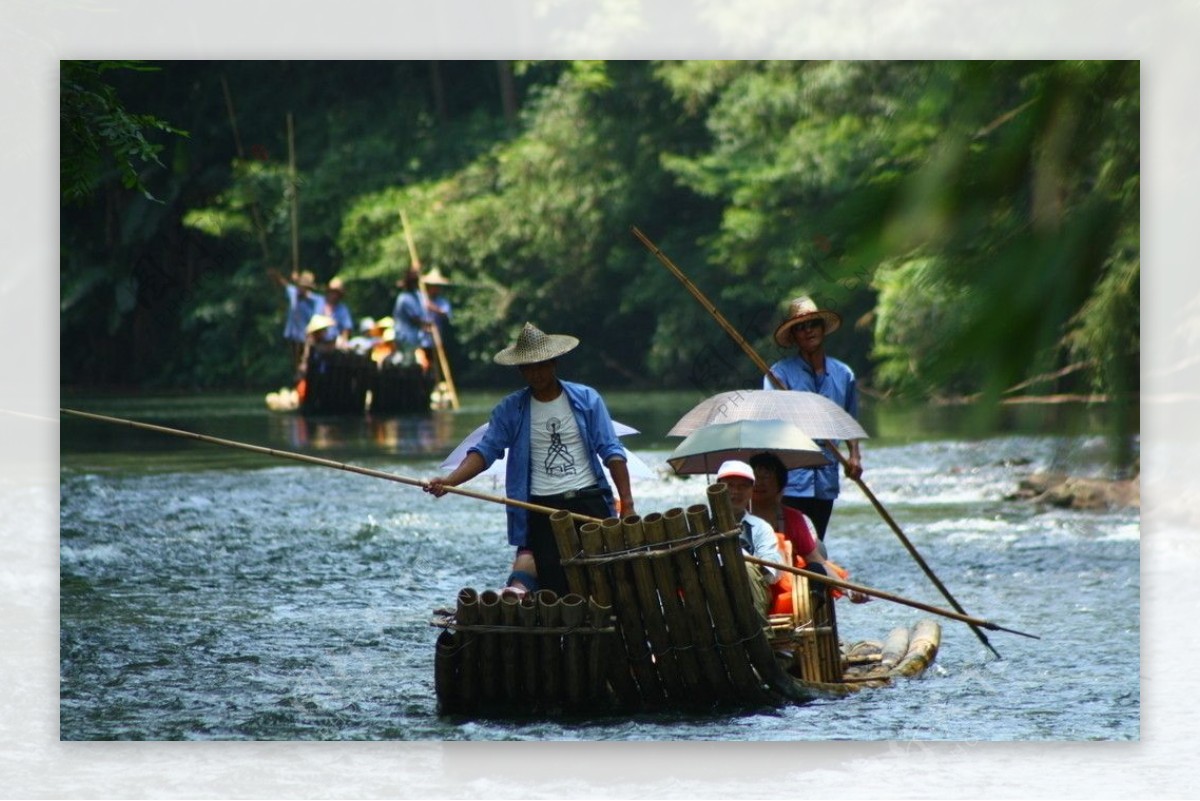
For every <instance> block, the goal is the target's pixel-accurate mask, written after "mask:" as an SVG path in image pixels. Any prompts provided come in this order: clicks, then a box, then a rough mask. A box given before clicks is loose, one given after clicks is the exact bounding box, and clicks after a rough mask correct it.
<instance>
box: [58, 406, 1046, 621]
mask: <svg viewBox="0 0 1200 801" xmlns="http://www.w3.org/2000/svg"><path fill="white" fill-rule="evenodd" d="M59 411H60V412H61V413H63V414H68V415H73V416H75V417H82V418H86V419H89V420H97V421H100V422H105V423H113V424H116V425H124V426H128V427H130V428H136V429H141V430H144V431H154V432H157V433H161V434H168V435H171V436H177V437H183V438H185V439H194V440H198V441H200V442H207V443H209V444H212V445H221V446H223V447H228V448H237V449H239V450H245V451H250V452H252V453H259V454H263V455H264V456H275V457H278V458H281V459H291V460H293V461H297V462H305V463H307V464H315V465H319V466H321V467H332V468H335V469H338V470H345V471H347V472H350V473H358V474H359V475H364V476H371V477H372V478H382V479H385V480H387V481H395V482H397V483H400V484H407V485H409V486H413V487H422V488H424V487H425V486H427V483H428V482H426V481H423V480H421V479H417V478H409V477H407V476H402V475H399V474H397V473H388V472H385V471H383V470H373V469H371V468H369V467H359V466H358V465H352V464H347V463H345V462H335V461H333V460H332V459H322V458H320V457H319V456H309V455H308V454H304V453H295V452H293V451H281V450H278V449H276V448H266V447H263V446H261V445H251V444H249V443H246V442H237V441H236V440H230V439H221V438H220V437H210V436H206V435H204V434H196V433H193V432H191V431H183V430H181V429H177V428H168V427H167V426H159V425H154V424H152V423H142V422H138V421H136V420H126V419H124V418H120V417H110V416H108V415H103V414H94V413H92V412H83V411H78V410H76V409H66V408H60V409H59ZM445 490H446V492H450V493H454V494H456V495H463V496H466V497H468V498H475V499H477V500H482V501H490V502H492V503H503V504H507V505H509V506H516V507H518V508H521V509H527V510H529V511H532V512H541V513H542V514H546V515H551V514H554V513H555V512H557V511H560V510H558V509H553V508H551V507H549V506H541V505H539V504H535V503H527V502H525V501H519V500H517V499H515V498H506V497H503V496H499V495H489V494H487V493H486V492H476V491H474V490H466V489H462V488H460V487H445ZM699 509H700V511H701V512H702V513H703V515H704V518H705V521H707V507H705V506H704V505H703V504H700V505H699ZM568 514H570V515H571V516H572V517H573V518H574V519H575V520H578V521H581V522H584V523H600V522H602V521H601V520H600V519H599V518H595V517H590V516H588V515H581V514H576V513H574V512H570V513H568ZM691 514H692V509H689V510H688V516H689V522H690V516H691ZM618 522H619V521H618ZM705 530H706V529H705ZM694 533H695V532H694ZM701 550H703V549H701ZM744 558H745V559H746V560H747V561H751V562H754V561H757V562H758V563H760V564H764V565H767V566H768V567H773V568H775V569H776V570H786V571H788V572H792V573H796V574H797V575H802V576H806V577H808V578H810V579H815V580H817V581H823V582H825V583H826V584H832V585H833V586H835V587H842V588H843V589H851V590H855V591H857V592H861V593H864V594H866V595H872V596H874V597H876V598H882V599H884V600H887V601H892V602H894V603H899V604H904V605H907V606H912V607H913V608H916V609H922V610H924V611H927V612H932V613H933V614H938V615H942V616H943V617H948V618H951V619H953V620H959V621H961V622H964V623H967V624H969V625H971V626H981V627H983V628H986V629H988V630H990V631H1007V632H1010V633H1012V634H1020V635H1021V636H1023V637H1032V638H1033V639H1041V638H1040V637H1037V636H1035V635H1033V634H1026V633H1024V632H1020V631H1015V630H1013V629H1008V628H1004V627H1002V626H997V625H996V624H995V623H990V622H988V621H986V620H981V619H979V618H975V617H971V616H970V615H967V614H965V613H957V614H956V613H953V612H950V611H948V610H945V609H939V608H938V607H936V606H929V605H927V604H921V603H919V602H917V601H911V600H909V599H907V598H904V597H902V596H899V595H894V594H892V593H889V592H885V591H883V590H877V589H874V588H872V587H865V586H863V585H861V584H852V583H850V582H847V581H842V580H841V579H835V578H832V577H829V576H824V575H821V574H820V573H812V572H810V571H807V570H803V569H801V568H797V567H791V566H790V565H781V564H777V563H774V562H767V561H765V560H760V559H758V558H757V557H754V556H749V555H747V556H745V557H744Z"/></svg>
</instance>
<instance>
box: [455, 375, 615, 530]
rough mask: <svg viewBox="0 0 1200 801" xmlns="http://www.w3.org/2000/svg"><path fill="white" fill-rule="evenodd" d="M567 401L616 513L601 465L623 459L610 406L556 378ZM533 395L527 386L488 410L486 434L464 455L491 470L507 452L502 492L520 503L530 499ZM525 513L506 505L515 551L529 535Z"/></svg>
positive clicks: (580, 386)
mask: <svg viewBox="0 0 1200 801" xmlns="http://www.w3.org/2000/svg"><path fill="white" fill-rule="evenodd" d="M558 383H559V384H560V385H561V386H562V388H563V391H564V392H565V393H566V394H567V401H568V402H569V403H570V404H571V410H572V411H573V412H574V413H575V424H576V425H578V426H579V434H580V437H581V438H582V439H583V441H584V442H586V443H587V445H588V455H589V456H590V457H591V465H592V472H594V473H595V474H596V479H597V483H598V484H599V485H600V487H601V488H602V489H604V490H605V491H606V494H607V496H608V502H609V513H610V514H614V513H615V508H614V507H613V505H612V488H611V487H610V486H609V484H608V480H607V479H606V478H605V477H604V470H603V469H602V467H601V463H602V462H607V461H608V460H609V459H610V458H612V457H613V456H619V457H620V458H622V459H624V458H625V449H624V448H623V447H622V446H621V443H620V441H619V440H618V439H617V435H616V432H615V431H614V430H613V424H612V418H611V417H609V415H608V407H607V406H605V405H604V399H603V398H601V397H600V393H599V392H597V391H596V390H594V389H592V388H591V387H588V386H584V385H583V384H575V383H572V382H570V381H563V380H561V379H560V380H559V382H558ZM532 395H533V393H532V391H531V390H530V389H529V388H528V387H526V388H525V389H521V390H518V391H516V392H514V393H512V394H511V395H509V396H508V397H506V398H504V399H503V400H502V401H500V402H499V403H498V404H496V408H494V409H492V416H491V420H490V421H489V424H488V429H487V433H485V434H484V435H483V439H481V440H480V441H479V442H478V443H476V444H475V445H474V446H472V447H471V448H470V449H469V450H468V451H467V452H468V453H470V452H471V451H474V452H475V453H478V454H479V455H480V456H482V457H483V460H484V462H485V466H484V469H487V468H488V467H491V465H492V462H494V461H496V460H497V459H499V458H500V457H501V456H503V455H504V451H505V450H508V451H509V454H508V462H507V470H508V472H507V475H506V484H505V487H506V492H507V493H508V497H510V498H513V499H515V500H518V501H528V500H529V487H530V481H531V479H530V453H529V434H530V432H529V429H530V422H529V419H530V411H529V409H530V403H529V399H530V397H532ZM529 514H530V513H529V512H527V511H526V510H525V509H521V508H518V507H515V506H510V507H508V541H509V543H510V544H511V545H515V546H517V547H518V548H519V547H523V546H525V545H526V544H527V539H528V535H529V522H528V515H529Z"/></svg>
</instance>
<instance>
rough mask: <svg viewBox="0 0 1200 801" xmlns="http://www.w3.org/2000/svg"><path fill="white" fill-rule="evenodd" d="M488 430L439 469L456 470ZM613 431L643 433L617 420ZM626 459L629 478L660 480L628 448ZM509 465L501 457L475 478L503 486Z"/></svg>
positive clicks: (473, 435) (620, 434)
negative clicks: (492, 480)
mask: <svg viewBox="0 0 1200 801" xmlns="http://www.w3.org/2000/svg"><path fill="white" fill-rule="evenodd" d="M487 430H488V424H487V423H484V424H483V425H481V426H479V427H478V428H476V429H475V430H474V431H472V432H471V433H470V434H468V435H467V436H466V438H465V439H464V440H463V441H462V442H460V443H458V446H457V447H456V448H455V449H454V450H452V451H450V455H449V456H447V457H446V459H445V461H443V462H442V463H441V464H440V465H439V466H438V467H439V468H440V469H442V470H453V469H454V468H456V467H458V465H459V464H460V463H461V462H462V460H463V458H464V457H465V456H466V455H467V451H468V450H470V449H471V446H472V445H475V444H476V443H478V442H479V440H481V439H483V435H484V434H485V433H486V432H487ZM613 431H615V432H616V434H617V436H618V437H625V436H628V435H630V434H639V433H641V432H639V431H638V430H637V429H636V428H633V427H632V426H627V425H625V424H624V423H618V422H617V421H616V420H614V421H613ZM622 447H624V446H622ZM625 457H626V458H625V464H626V466H627V467H628V468H629V477H630V478H631V479H634V478H648V479H656V478H658V474H657V473H655V472H654V470H653V469H652V468H651V467H650V465H648V464H646V462H645V460H644V459H642V458H641V457H640V456H638V455H637V454H635V453H633V452H632V451H630V450H629V449H628V448H625ZM507 463H508V460H507V459H506V457H504V456H501V457H500V458H499V459H497V460H496V461H494V462H492V464H491V466H490V467H488V469H487V470H484V471H483V472H482V473H480V474H479V475H478V476H476V477H475V478H479V477H480V476H490V477H491V478H493V479H494V480H495V481H496V482H497V483H498V484H503V483H504V479H505V475H506V472H505V470H506V465H507ZM604 473H605V475H606V476H607V477H608V481H609V484H611V483H612V475H611V474H609V472H608V467H607V466H605V467H604ZM473 480H474V479H472V481H473Z"/></svg>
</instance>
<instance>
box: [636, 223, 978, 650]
mask: <svg viewBox="0 0 1200 801" xmlns="http://www.w3.org/2000/svg"><path fill="white" fill-rule="evenodd" d="M633 235H634V236H636V237H637V238H638V239H639V240H641V242H642V244H643V245H645V246H646V247H647V248H648V249H649V250H650V252H651V253H653V254H654V255H655V257H657V258H658V260H659V261H660V262H662V263H663V265H664V266H665V267H666V268H667V269H668V270H670V271H671V273H672V274H673V275H674V276H675V277H676V278H678V279H679V281H680V282H681V283H682V284H683V285H684V287H685V288H686V289H687V290H688V291H689V292H690V293H691V294H692V296H693V297H694V298H696V300H697V301H698V302H699V303H700V305H701V306H703V307H704V309H705V310H706V311H707V312H708V313H709V314H710V315H711V316H712V318H713V319H714V320H716V322H717V324H718V325H719V326H721V328H722V329H724V331H725V333H727V334H729V336H730V337H732V338H733V341H734V342H736V343H737V344H738V345H739V346H740V347H741V349H742V351H743V352H744V353H745V354H746V355H747V356H749V357H750V360H751V361H753V362H754V364H755V366H756V367H758V369H759V370H760V371H761V372H762V374H763V375H765V376H766V377H767V378H768V379H769V380H770V381H771V383H772V384H773V385H774V386H775V388H776V389H787V388H786V387H785V386H784V385H783V382H782V381H780V380H779V377H778V376H777V375H775V373H774V372H772V370H771V368H770V366H769V365H768V364H767V363H766V362H765V361H763V358H762V357H761V356H759V355H758V351H756V350H755V349H754V346H753V345H751V344H750V343H749V342H747V341H746V338H745V337H743V336H742V335H741V334H740V333H739V332H738V331H737V329H736V328H734V327H733V326H732V325H731V324H730V323H729V321H728V320H726V319H725V317H724V315H722V314H721V313H720V312H719V311H717V307H716V306H714V305H713V304H712V302H711V301H710V300H709V299H708V298H707V297H705V295H704V293H703V292H701V291H700V289H699V287H697V286H696V285H695V284H694V283H692V282H691V281H690V280H689V279H688V277H687V276H686V275H684V274H683V271H682V270H680V269H679V268H678V267H677V266H675V264H674V262H672V261H671V260H670V259H669V258H668V257H667V255H666V254H665V253H663V252H662V250H660V249H659V248H658V246H657V245H655V244H654V243H653V242H651V241H650V239H649V238H648V237H647V236H646V235H645V234H643V233H642V232H641V231H640V230H638V228H637V227H636V226H634V227H633ZM830 449H831V450H832V451H833V452H834V454H835V455H836V456H837V459H838V461H839V462H841V464H842V466H843V468H845V467H846V466H848V464H849V463H848V461H847V460H846V457H845V456H843V455H842V452H841V451H840V450H839V449H838V447H837V445H835V444H833V443H830ZM853 481H854V482H855V483H856V484H857V485H858V487H859V489H861V490H862V491H863V494H864V495H866V497H867V500H869V501H870V502H871V505H872V506H874V507H875V510H876V511H877V512H878V513H879V514H880V516H882V517H883V520H884V522H886V523H887V524H888V526H889V527H890V528H891V529H892V531H893V532H894V533H895V534H896V536H897V537H899V539H900V542H901V543H902V544H903V545H904V547H905V549H906V550H907V551H908V552H909V554H910V555H911V556H912V557H913V558H914V559H915V560H916V562H917V564H918V565H919V566H920V568H921V570H922V571H923V572H924V573H925V575H926V576H927V577H928V578H929V580H930V581H932V582H933V584H934V586H935V587H937V588H938V591H939V592H941V593H942V595H943V597H945V599H946V600H947V601H948V602H949V603H950V605H951V606H953V607H954V608H955V610H956V611H958V612H959V613H960V614H963V615H966V610H965V609H963V608H962V606H961V605H960V604H959V603H958V601H957V600H955V598H954V596H953V595H951V594H950V590H948V589H947V588H946V585H944V584H943V583H942V581H941V579H939V578H938V577H937V575H936V574H934V572H933V569H932V568H931V567H929V565H928V564H927V563H926V562H925V560H924V559H923V558H922V557H921V555H920V554H919V553H917V549H916V546H914V545H913V544H912V542H911V541H909V539H908V537H907V536H905V534H904V532H903V531H901V530H900V526H899V525H897V523H896V521H895V520H894V519H893V518H892V516H891V515H890V514H888V512H887V510H886V509H884V507H883V504H882V503H880V502H879V499H878V498H876V497H875V494H874V493H873V492H871V490H870V489H868V488H867V485H866V483H865V482H863V480H862V477H861V476H860V477H857V478H854V479H853ZM971 630H972V631H974V632H975V636H976V637H978V638H979V641H980V642H982V643H983V644H984V645H985V646H986V647H987V648H988V649H989V650H990V651H991V652H992V653H993V654H995V655H996V658H997V659H1000V658H1001V656H1000V652H999V651H997V650H996V649H995V648H994V647H992V644H991V643H990V642H988V638H987V635H986V634H984V633H983V632H982V631H980V630H979V629H978V628H976V627H975V626H971Z"/></svg>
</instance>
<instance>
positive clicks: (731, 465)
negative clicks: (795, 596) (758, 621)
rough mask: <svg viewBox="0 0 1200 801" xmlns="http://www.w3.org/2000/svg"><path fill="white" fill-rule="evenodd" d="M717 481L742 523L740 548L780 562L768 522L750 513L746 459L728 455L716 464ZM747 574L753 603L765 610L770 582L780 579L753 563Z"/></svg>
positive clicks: (751, 476) (751, 475) (749, 469)
mask: <svg viewBox="0 0 1200 801" xmlns="http://www.w3.org/2000/svg"><path fill="white" fill-rule="evenodd" d="M717 481H718V482H719V483H721V484H724V485H725V486H726V487H728V488H729V503H730V505H731V506H733V515H734V517H735V518H737V521H738V522H739V523H741V524H742V531H741V534H740V535H739V537H738V541H739V542H740V544H741V546H742V550H743V551H745V552H746V553H748V554H750V555H751V556H757V557H758V558H759V559H766V560H767V561H768V562H774V563H775V564H782V563H783V554H781V553H780V552H779V540H778V539H776V537H775V530H774V529H772V528H771V524H770V523H768V522H767V521H766V520H763V519H762V518H761V517H758V516H757V515H753V514H750V512H749V508H750V499H751V497H752V496H753V493H754V468H752V467H750V465H748V464H746V463H745V462H742V461H739V460H737V459H731V460H729V461H726V462H723V463H722V464H721V466H720V467H719V468H717ZM746 571H747V573H748V574H749V576H750V594H751V596H752V597H753V598H754V607H755V608H756V609H758V611H759V612H761V613H762V614H763V615H767V614H768V610H769V607H770V601H771V589H770V588H771V585H772V584H774V583H775V582H776V581H778V580H779V573H778V571H776V570H774V569H772V568H769V567H765V566H760V565H756V564H751V563H749V562H747V563H746Z"/></svg>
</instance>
